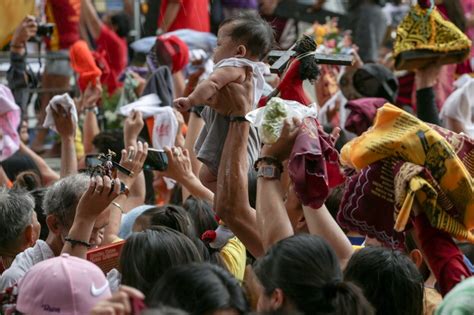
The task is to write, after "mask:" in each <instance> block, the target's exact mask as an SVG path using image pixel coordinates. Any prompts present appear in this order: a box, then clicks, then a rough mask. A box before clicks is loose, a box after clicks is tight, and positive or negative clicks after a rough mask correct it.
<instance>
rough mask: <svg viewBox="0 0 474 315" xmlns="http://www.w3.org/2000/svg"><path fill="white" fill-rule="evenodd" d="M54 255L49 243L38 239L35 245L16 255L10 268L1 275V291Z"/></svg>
mask: <svg viewBox="0 0 474 315" xmlns="http://www.w3.org/2000/svg"><path fill="white" fill-rule="evenodd" d="M53 257H54V253H53V251H52V250H51V248H50V247H49V245H48V244H46V242H45V241H42V240H37V241H36V244H35V246H33V247H30V248H28V249H26V250H25V251H23V252H21V253H19V254H18V255H16V257H15V260H13V263H12V265H11V266H10V268H8V269H7V270H5V271H4V272H3V274H2V275H1V276H0V292H2V291H3V290H5V289H6V288H9V287H11V286H13V285H14V284H15V283H17V282H18V281H19V280H20V279H21V278H22V277H23V276H24V275H25V274H26V272H27V271H28V270H30V268H31V267H33V266H34V265H36V264H37V263H39V262H42V261H44V260H46V259H49V258H53Z"/></svg>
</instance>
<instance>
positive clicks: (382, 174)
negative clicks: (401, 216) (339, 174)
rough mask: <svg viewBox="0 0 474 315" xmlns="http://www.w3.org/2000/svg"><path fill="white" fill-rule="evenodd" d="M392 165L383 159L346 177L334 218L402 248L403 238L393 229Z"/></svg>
mask: <svg viewBox="0 0 474 315" xmlns="http://www.w3.org/2000/svg"><path fill="white" fill-rule="evenodd" d="M395 164H396V160H395V159H393V158H389V159H383V160H380V161H377V162H375V163H373V164H371V165H369V166H368V167H366V168H364V169H363V170H361V171H360V172H358V173H356V174H355V175H353V176H351V177H350V178H348V179H347V180H346V188H345V191H344V195H343V197H342V200H341V205H340V208H339V212H338V214H337V221H338V222H339V224H340V225H341V226H342V227H344V228H346V229H348V230H350V231H354V232H357V233H359V234H361V235H368V236H369V237H371V238H376V239H377V240H379V241H380V242H382V243H383V244H385V245H386V246H388V247H391V248H396V249H402V248H403V246H404V240H405V237H404V235H403V233H399V232H397V231H395V230H394V229H393V226H394V225H395V219H394V216H393V214H394V200H395V195H394V194H395V186H394V181H393V171H392V170H393V167H394V166H395Z"/></svg>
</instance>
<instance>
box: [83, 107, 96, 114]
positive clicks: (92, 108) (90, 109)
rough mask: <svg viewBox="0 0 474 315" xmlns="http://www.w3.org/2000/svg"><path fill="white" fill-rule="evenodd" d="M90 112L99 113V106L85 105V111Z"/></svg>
mask: <svg viewBox="0 0 474 315" xmlns="http://www.w3.org/2000/svg"><path fill="white" fill-rule="evenodd" d="M89 112H92V113H94V114H96V115H98V114H99V109H98V108H97V106H91V107H84V113H89Z"/></svg>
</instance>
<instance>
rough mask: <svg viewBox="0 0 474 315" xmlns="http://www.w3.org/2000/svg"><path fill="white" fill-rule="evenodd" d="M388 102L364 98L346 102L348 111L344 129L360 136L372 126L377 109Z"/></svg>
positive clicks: (376, 98) (374, 98)
mask: <svg viewBox="0 0 474 315" xmlns="http://www.w3.org/2000/svg"><path fill="white" fill-rule="evenodd" d="M385 103H388V101H387V100H386V99H384V98H378V97H364V98H359V99H356V100H351V101H349V102H347V104H346V108H347V109H349V110H350V113H349V116H347V119H346V124H345V126H344V128H345V129H346V130H348V131H350V132H352V133H355V134H356V135H358V136H360V135H361V134H362V133H364V132H365V131H366V130H367V129H369V127H370V126H372V124H373V122H374V119H375V115H376V114H377V109H379V108H380V107H382V106H383V105H384V104H385Z"/></svg>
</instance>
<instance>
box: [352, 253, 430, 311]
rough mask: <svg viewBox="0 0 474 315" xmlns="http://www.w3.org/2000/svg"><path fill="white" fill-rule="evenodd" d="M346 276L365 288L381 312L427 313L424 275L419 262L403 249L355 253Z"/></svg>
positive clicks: (377, 309) (368, 296)
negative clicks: (419, 268)
mask: <svg viewBox="0 0 474 315" xmlns="http://www.w3.org/2000/svg"><path fill="white" fill-rule="evenodd" d="M344 278H345V279H346V280H348V281H353V282H354V283H356V284H358V285H359V286H360V287H361V288H363V290H364V294H365V296H366V297H367V299H368V300H369V301H370V303H372V305H373V306H374V307H375V309H376V312H377V314H384V315H402V314H403V315H420V314H422V313H423V278H422V276H421V274H420V273H419V272H418V270H417V268H416V265H415V264H414V263H413V262H412V261H411V260H410V259H409V258H408V257H407V256H405V255H404V254H403V253H402V252H400V251H396V250H391V249H388V248H383V247H365V248H362V249H361V250H359V251H358V252H357V253H355V254H354V255H352V257H351V259H350V260H349V263H348V264H347V267H346V269H345V271H344Z"/></svg>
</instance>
